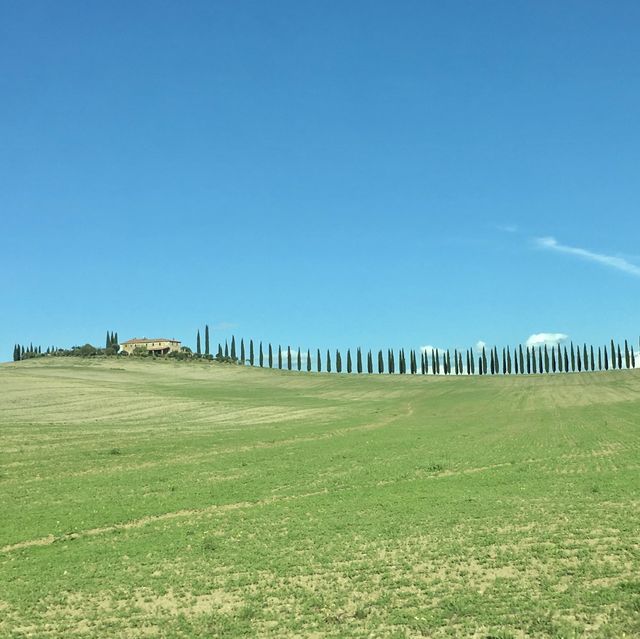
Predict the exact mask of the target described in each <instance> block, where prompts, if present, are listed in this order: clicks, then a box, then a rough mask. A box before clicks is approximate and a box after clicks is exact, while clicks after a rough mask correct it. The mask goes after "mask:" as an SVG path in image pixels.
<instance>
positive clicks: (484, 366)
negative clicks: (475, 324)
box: [482, 346, 487, 375]
mask: <svg viewBox="0 0 640 639" xmlns="http://www.w3.org/2000/svg"><path fill="white" fill-rule="evenodd" d="M482 374H483V375H486V374H487V351H486V349H485V347H484V346H483V347H482Z"/></svg>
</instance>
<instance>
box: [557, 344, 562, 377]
mask: <svg viewBox="0 0 640 639" xmlns="http://www.w3.org/2000/svg"><path fill="white" fill-rule="evenodd" d="M556 349H557V351H558V354H557V355H556V360H557V362H558V371H559V372H560V373H562V349H561V348H560V344H558V345H557V346H556Z"/></svg>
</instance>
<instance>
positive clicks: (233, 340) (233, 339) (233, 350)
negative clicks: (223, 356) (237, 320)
mask: <svg viewBox="0 0 640 639" xmlns="http://www.w3.org/2000/svg"><path fill="white" fill-rule="evenodd" d="M231 359H232V360H234V361H235V360H236V359H237V357H236V337H235V335H232V336H231Z"/></svg>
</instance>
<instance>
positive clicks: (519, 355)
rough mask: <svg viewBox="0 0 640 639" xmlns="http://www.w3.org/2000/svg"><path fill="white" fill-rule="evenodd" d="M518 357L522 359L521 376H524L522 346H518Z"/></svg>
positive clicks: (520, 362)
mask: <svg viewBox="0 0 640 639" xmlns="http://www.w3.org/2000/svg"><path fill="white" fill-rule="evenodd" d="M518 357H519V359H520V361H519V364H520V375H524V353H523V352H522V344H518Z"/></svg>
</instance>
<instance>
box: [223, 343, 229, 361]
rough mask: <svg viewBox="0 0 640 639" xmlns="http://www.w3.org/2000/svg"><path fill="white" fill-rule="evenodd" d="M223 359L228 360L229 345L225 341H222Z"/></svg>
mask: <svg viewBox="0 0 640 639" xmlns="http://www.w3.org/2000/svg"><path fill="white" fill-rule="evenodd" d="M224 357H225V359H229V344H228V343H227V340H226V339H225V340H224Z"/></svg>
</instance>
